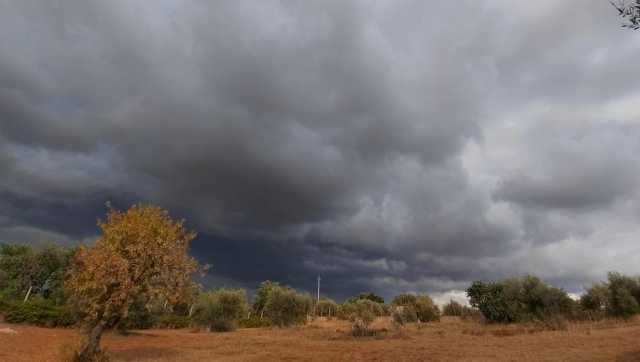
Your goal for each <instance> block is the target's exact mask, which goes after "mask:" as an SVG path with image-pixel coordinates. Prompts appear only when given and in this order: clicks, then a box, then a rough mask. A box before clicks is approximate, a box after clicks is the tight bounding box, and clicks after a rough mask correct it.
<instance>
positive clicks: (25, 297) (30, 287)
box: [22, 285, 33, 303]
mask: <svg viewBox="0 0 640 362" xmlns="http://www.w3.org/2000/svg"><path fill="white" fill-rule="evenodd" d="M31 289H33V286H32V285H31V286H29V290H27V295H25V296H24V300H23V301H22V303H26V302H27V300H29V296H30V295H31Z"/></svg>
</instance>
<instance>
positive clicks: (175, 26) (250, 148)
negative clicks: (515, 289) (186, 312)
mask: <svg viewBox="0 0 640 362" xmlns="http://www.w3.org/2000/svg"><path fill="white" fill-rule="evenodd" d="M639 55H640V35H639V34H638V33H637V32H636V33H634V32H631V31H624V30H622V29H621V28H620V26H619V20H618V19H617V18H616V16H615V11H614V10H613V9H612V8H611V7H610V5H609V4H607V3H606V2H599V1H592V2H590V3H589V4H586V3H584V2H580V3H578V2H575V3H571V2H562V3H559V2H555V1H548V2H547V1H544V2H536V3H535V4H532V3H525V2H522V3H519V4H518V6H514V4H513V3H512V2H505V1H493V2H487V3H478V2H474V1H469V2H464V3H455V4H454V3H438V4H432V3H424V2H411V1H400V2H393V3H386V2H382V3H374V2H359V1H352V2H341V1H335V2H331V1H330V2H327V1H322V2H320V1H318V2H313V1H309V2H277V1H263V2H259V3H256V2H249V1H246V2H245V1H234V2H226V3H222V2H218V3H211V2H201V1H186V2H174V1H160V2H157V3H154V5H153V6H150V5H149V4H148V3H146V2H143V1H112V2H108V3H105V2H99V1H87V2H78V3H75V2H69V3H62V2H52V3H47V4H42V3H41V2H36V1H21V2H19V3H9V2H5V3H2V4H0V113H1V116H0V117H1V118H0V170H1V174H0V240H7V241H8V240H16V241H28V242H42V241H44V240H47V239H54V240H59V241H62V242H69V243H70V242H73V241H74V240H80V239H84V238H91V237H92V236H94V235H95V234H96V233H97V230H96V228H95V219H96V218H97V217H99V216H101V215H102V214H103V213H104V211H105V208H104V203H105V202H106V201H111V202H112V203H113V204H114V205H116V206H118V207H127V206H128V205H130V204H131V203H134V202H138V201H142V202H151V203H157V204H160V205H162V206H164V207H166V208H168V209H170V210H171V211H172V213H173V214H174V215H176V216H179V217H186V218H187V219H188V221H189V223H190V225H191V227H193V228H194V229H196V230H198V231H199V233H200V237H199V238H198V239H197V240H196V242H195V244H194V253H195V255H196V256H197V257H198V258H199V259H201V260H202V261H204V262H209V263H212V264H213V265H214V268H213V275H212V276H211V280H210V282H211V284H214V285H215V284H220V283H222V284H237V285H243V286H247V287H249V288H253V287H255V285H256V284H257V282H259V281H261V280H264V279H267V278H271V279H278V280H281V281H283V282H285V283H290V284H292V285H294V286H296V287H300V288H307V289H312V288H313V285H314V283H315V276H316V275H317V274H321V275H323V280H325V283H324V285H325V290H326V292H327V293H328V294H329V295H331V296H334V297H337V298H341V297H344V296H347V295H349V294H353V293H355V292H359V291H362V290H373V291H375V292H377V293H380V294H383V295H385V296H390V295H392V294H394V293H397V292H402V291H429V292H433V293H443V294H441V295H443V296H445V295H457V294H455V293H456V292H449V294H446V293H445V292H447V291H449V290H461V289H464V288H465V286H466V285H467V284H468V283H469V281H470V280H473V279H478V278H487V279H490V278H499V277H503V276H506V275H513V274H523V273H537V274H539V275H541V276H542V277H544V278H547V279H549V280H550V281H552V282H554V283H557V284H559V285H561V286H563V287H566V288H568V289H569V290H571V291H578V290H579V289H580V288H581V286H582V285H583V284H584V283H586V282H588V281H590V280H593V279H600V278H602V277H603V276H604V273H605V272H606V271H607V270H612V269H615V270H620V271H623V272H629V273H637V272H638V270H637V266H636V264H637V263H634V261H637V258H638V257H639V256H640V248H638V247H636V246H635V245H636V242H637V239H638V236H640V227H639V226H638V225H640V224H639V223H638V218H639V217H640V187H639V180H640V179H639V178H640V164H639V163H640V162H639V161H638V157H637V155H638V154H639V152H640V121H639V119H640V108H638V107H637V104H638V102H640V86H639V85H638V84H640V83H639V82H638V80H640V79H639V76H638V75H637V64H636V63H637V62H635V61H634V60H635V59H637V58H638V56H639ZM19 239H20V240H19ZM451 293H453V294H451Z"/></svg>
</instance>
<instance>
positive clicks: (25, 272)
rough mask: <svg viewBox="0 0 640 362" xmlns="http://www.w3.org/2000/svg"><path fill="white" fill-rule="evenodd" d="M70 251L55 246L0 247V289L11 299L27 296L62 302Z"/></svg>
mask: <svg viewBox="0 0 640 362" xmlns="http://www.w3.org/2000/svg"><path fill="white" fill-rule="evenodd" d="M74 252H75V250H74V249H65V248H62V247H59V246H55V245H49V246H45V247H43V248H39V249H34V248H32V247H31V246H28V245H20V244H0V287H2V289H4V290H5V292H7V293H10V294H11V296H12V298H15V299H20V298H24V296H25V295H26V293H27V291H28V290H29V288H31V294H32V295H35V294H40V295H41V296H43V297H44V298H47V299H53V300H54V301H55V302H56V303H57V304H62V303H64V302H65V299H66V298H65V295H64V288H63V282H64V278H65V275H66V272H67V270H68V269H69V266H70V261H71V258H72V256H73V253H74Z"/></svg>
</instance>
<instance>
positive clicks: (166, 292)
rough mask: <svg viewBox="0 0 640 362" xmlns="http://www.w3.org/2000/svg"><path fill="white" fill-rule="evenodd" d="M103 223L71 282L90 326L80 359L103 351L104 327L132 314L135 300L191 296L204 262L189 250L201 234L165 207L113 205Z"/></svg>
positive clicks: (173, 301)
mask: <svg viewBox="0 0 640 362" xmlns="http://www.w3.org/2000/svg"><path fill="white" fill-rule="evenodd" d="M98 226H99V227H100V229H101V230H102V236H101V237H100V238H99V239H98V240H97V241H96V243H95V245H94V246H92V247H86V246H82V247H80V248H79V249H78V251H77V253H76V255H75V258H74V261H73V267H72V272H71V275H70V277H69V279H68V280H67V281H66V286H67V287H68V289H69V291H70V293H71V296H72V297H73V300H74V302H75V303H76V305H77V306H78V307H79V309H80V310H81V311H82V312H83V313H84V315H85V320H86V322H87V323H88V326H89V328H88V329H87V331H88V336H87V337H88V338H87V340H86V342H85V344H84V346H83V347H82V349H81V350H80V352H79V355H78V359H79V360H91V359H92V358H93V356H95V355H96V353H98V352H99V350H100V338H101V336H102V333H103V332H104V330H105V329H106V328H110V327H113V326H114V325H115V324H117V323H118V321H120V320H122V319H123V318H126V317H127V315H128V313H129V310H130V308H131V306H132V305H133V304H134V303H136V302H139V301H142V302H144V303H150V302H152V301H154V300H164V301H166V302H167V303H170V304H176V303H178V302H179V301H180V300H182V299H183V298H185V297H187V296H188V293H189V292H190V291H191V290H192V286H193V281H192V280H191V275H192V274H193V273H194V272H195V271H196V270H197V267H198V264H197V262H196V261H195V260H194V259H193V258H192V257H190V256H189V254H188V250H189V244H190V242H191V240H193V238H194V237H195V235H196V234H195V233H194V232H191V231H187V230H186V229H185V227H184V221H183V220H181V221H175V220H172V219H171V218H170V217H169V215H168V213H167V211H165V210H163V209H161V208H159V207H155V206H146V205H135V206H132V207H131V208H130V209H129V210H127V211H125V212H121V211H118V210H115V209H112V208H110V209H109V211H108V213H107V219H106V221H100V220H99V221H98Z"/></svg>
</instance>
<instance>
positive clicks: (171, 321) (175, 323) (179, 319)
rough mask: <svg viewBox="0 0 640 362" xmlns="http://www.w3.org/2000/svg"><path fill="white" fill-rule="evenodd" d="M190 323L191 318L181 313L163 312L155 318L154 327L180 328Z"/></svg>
mask: <svg viewBox="0 0 640 362" xmlns="http://www.w3.org/2000/svg"><path fill="white" fill-rule="evenodd" d="M190 325H191V318H189V317H188V316H183V315H175V314H163V315H161V316H159V317H157V318H156V321H155V327H157V328H168V329H182V328H187V327H189V326H190Z"/></svg>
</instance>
